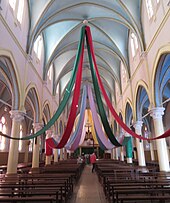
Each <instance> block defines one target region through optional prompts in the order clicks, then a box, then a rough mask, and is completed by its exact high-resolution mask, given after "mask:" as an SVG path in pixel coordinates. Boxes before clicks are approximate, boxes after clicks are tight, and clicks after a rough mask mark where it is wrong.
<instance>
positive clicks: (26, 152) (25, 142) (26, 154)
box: [24, 140, 30, 163]
mask: <svg viewBox="0 0 170 203" xmlns="http://www.w3.org/2000/svg"><path fill="white" fill-rule="evenodd" d="M29 145H30V140H25V141H24V146H25V152H24V163H28V153H29Z"/></svg>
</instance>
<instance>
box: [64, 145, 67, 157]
mask: <svg viewBox="0 0 170 203" xmlns="http://www.w3.org/2000/svg"><path fill="white" fill-rule="evenodd" d="M64 160H67V150H66V148H64Z"/></svg>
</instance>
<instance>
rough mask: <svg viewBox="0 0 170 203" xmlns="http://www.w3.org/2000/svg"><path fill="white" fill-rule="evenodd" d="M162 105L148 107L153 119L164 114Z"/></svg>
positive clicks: (159, 117)
mask: <svg viewBox="0 0 170 203" xmlns="http://www.w3.org/2000/svg"><path fill="white" fill-rule="evenodd" d="M164 110H165V108H164V107H155V108H152V109H150V116H151V117H152V118H153V119H154V120H155V119H161V118H162V116H163V115H164Z"/></svg>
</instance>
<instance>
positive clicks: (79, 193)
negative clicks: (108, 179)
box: [69, 165, 107, 203]
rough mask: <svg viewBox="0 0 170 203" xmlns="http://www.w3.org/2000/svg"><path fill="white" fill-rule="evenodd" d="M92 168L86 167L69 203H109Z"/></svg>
mask: <svg viewBox="0 0 170 203" xmlns="http://www.w3.org/2000/svg"><path fill="white" fill-rule="evenodd" d="M91 169H92V166H90V165H86V166H85V168H84V170H83V172H82V175H81V178H80V180H79V182H78V184H77V185H76V187H75V190H74V192H73V197H72V198H71V200H70V202H69V203H86V202H88V203H107V201H106V199H105V196H104V192H103V189H102V186H101V184H100V183H99V181H98V177H97V174H96V173H92V171H91Z"/></svg>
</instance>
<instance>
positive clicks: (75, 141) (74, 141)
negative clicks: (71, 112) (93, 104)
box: [65, 86, 87, 150]
mask: <svg viewBox="0 0 170 203" xmlns="http://www.w3.org/2000/svg"><path fill="white" fill-rule="evenodd" d="M86 101H87V87H86V86H84V87H83V96H82V101H81V108H80V117H79V121H78V124H77V126H76V130H75V132H74V133H73V135H72V136H71V138H70V140H69V141H68V142H67V144H66V146H65V148H66V149H68V150H72V148H75V147H77V145H79V142H80V139H81V134H82V129H83V124H84V116H85V110H86Z"/></svg>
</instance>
